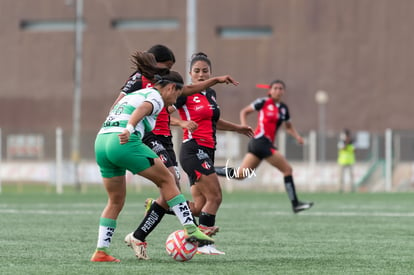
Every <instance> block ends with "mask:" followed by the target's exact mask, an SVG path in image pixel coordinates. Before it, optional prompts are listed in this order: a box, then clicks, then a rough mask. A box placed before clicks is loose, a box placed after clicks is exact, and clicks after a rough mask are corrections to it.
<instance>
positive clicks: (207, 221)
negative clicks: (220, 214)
mask: <svg viewBox="0 0 414 275" xmlns="http://www.w3.org/2000/svg"><path fill="white" fill-rule="evenodd" d="M199 221H200V225H204V226H208V227H210V226H214V224H215V223H216V215H212V214H208V213H206V212H201V213H200V218H199Z"/></svg>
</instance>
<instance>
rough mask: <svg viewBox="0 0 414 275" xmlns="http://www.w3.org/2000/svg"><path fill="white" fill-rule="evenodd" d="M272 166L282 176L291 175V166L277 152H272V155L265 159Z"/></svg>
mask: <svg viewBox="0 0 414 275" xmlns="http://www.w3.org/2000/svg"><path fill="white" fill-rule="evenodd" d="M265 160H266V161H267V162H268V163H270V164H271V165H272V166H274V167H276V168H277V169H279V170H280V171H281V172H282V173H283V174H284V175H287V174H290V173H291V170H292V168H291V166H290V164H289V163H288V161H287V160H286V158H285V157H284V156H283V155H282V154H281V153H280V152H278V151H274V152H273V154H272V155H271V156H270V157H268V158H266V159H265Z"/></svg>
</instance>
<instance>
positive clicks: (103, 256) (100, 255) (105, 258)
mask: <svg viewBox="0 0 414 275" xmlns="http://www.w3.org/2000/svg"><path fill="white" fill-rule="evenodd" d="M120 261H121V260H119V259H117V258H115V257H112V256H111V255H109V254H108V253H106V251H104V250H98V249H97V250H95V253H93V255H92V258H91V262H115V263H119V262H120Z"/></svg>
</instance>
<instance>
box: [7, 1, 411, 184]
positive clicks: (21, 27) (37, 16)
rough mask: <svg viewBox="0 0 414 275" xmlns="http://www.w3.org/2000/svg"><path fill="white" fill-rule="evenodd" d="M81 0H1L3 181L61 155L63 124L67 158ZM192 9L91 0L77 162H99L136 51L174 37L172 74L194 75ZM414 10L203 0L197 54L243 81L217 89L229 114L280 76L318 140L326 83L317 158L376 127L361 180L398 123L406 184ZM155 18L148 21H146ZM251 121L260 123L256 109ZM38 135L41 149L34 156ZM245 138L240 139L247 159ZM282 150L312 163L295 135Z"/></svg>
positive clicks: (304, 128)
mask: <svg viewBox="0 0 414 275" xmlns="http://www.w3.org/2000/svg"><path fill="white" fill-rule="evenodd" d="M75 2H76V1H71V0H58V1H57V0H19V1H13V0H2V1H0V10H1V16H0V34H1V39H0V48H1V49H2V50H1V52H0V60H1V64H2V66H1V67H0V97H1V100H0V128H1V130H2V131H1V133H2V139H1V145H2V146H1V148H3V150H2V152H1V153H2V154H1V155H2V158H3V161H2V166H3V168H4V169H2V173H1V175H2V178H3V179H4V178H6V180H7V177H10V174H12V173H21V169H20V168H18V167H22V163H27V162H30V163H31V167H32V169H31V170H30V171H33V169H34V170H36V166H34V165H32V164H33V163H35V161H36V163H40V162H44V163H45V162H46V163H48V162H50V161H53V159H54V158H55V155H56V154H55V151H56V142H55V131H56V128H58V127H61V128H62V130H63V157H64V159H65V160H66V161H67V162H68V164H67V165H68V167H69V166H70V161H71V135H72V131H73V103H74V60H75V51H74V45H75V32H74V31H73V28H72V29H70V28H69V29H65V26H66V27H67V25H68V23H69V24H72V22H74V18H75V5H74V4H75ZM186 5H187V1H185V0H175V1H170V0H152V1H144V0H118V1H115V0H85V1H84V15H83V29H84V31H83V54H82V60H83V61H82V65H83V67H82V82H81V90H82V96H81V124H80V129H81V142H80V161H83V162H88V161H92V162H93V141H94V138H95V134H96V132H97V130H98V128H99V126H100V124H101V123H102V120H103V118H104V117H105V115H106V113H107V112H108V109H109V107H110V106H111V104H112V102H113V100H114V99H115V98H116V96H117V94H118V92H119V88H120V86H121V85H122V84H123V81H124V80H125V79H126V77H127V76H128V75H129V73H130V72H131V63H130V61H129V58H130V55H131V54H132V53H133V52H134V51H136V50H146V49H148V48H149V47H150V46H151V45H153V44H157V43H160V44H165V45H168V46H169V47H170V48H171V49H172V50H173V51H174V53H175V55H176V59H177V63H176V65H175V67H174V68H175V70H177V71H179V72H181V73H182V74H183V75H184V74H186V72H185V70H186V65H187V62H188V61H189V56H186V20H187V17H186ZM413 11H414V2H413V1H410V0H395V1H390V0H347V1H342V0H260V1H256V0H225V1H223V0H208V1H207V0H199V1H197V32H196V34H197V36H196V51H203V52H205V53H207V54H208V56H209V57H210V58H211V60H212V62H213V74H214V75H221V74H231V75H232V76H233V77H234V78H235V79H237V80H239V81H240V85H239V86H237V87H230V86H224V85H221V86H217V87H216V88H215V89H216V90H217V91H218V100H219V103H220V106H221V110H222V118H225V119H228V120H231V121H238V120H239V116H238V111H239V110H240V108H242V107H243V106H245V105H246V104H248V103H249V102H251V101H252V100H253V99H255V98H256V97H259V96H263V95H265V90H259V89H256V88H255V84H257V83H269V82H270V81H272V80H274V79H283V80H284V81H285V82H286V84H287V87H288V90H287V92H286V94H285V101H286V102H287V104H288V105H289V107H290V111H291V114H292V120H293V122H294V125H295V126H296V128H297V129H298V130H299V131H300V133H302V134H303V135H304V136H306V137H308V136H310V133H312V132H313V131H317V132H318V138H319V136H320V135H321V132H320V129H321V125H320V123H321V121H320V120H319V117H318V114H319V113H320V111H321V110H320V108H321V106H320V105H318V104H317V102H316V101H315V94H316V92H317V91H320V90H323V91H326V92H327V94H328V98H329V100H328V102H327V104H326V106H324V112H325V114H326V117H325V120H324V121H325V122H324V132H323V133H322V134H323V136H324V137H325V138H326V152H325V155H324V156H321V155H320V150H317V152H318V157H317V158H318V160H321V159H323V160H326V161H327V162H328V165H330V166H329V167H333V166H334V164H335V163H334V161H335V158H336V150H337V149H336V142H337V137H338V134H339V131H340V130H342V129H343V128H344V127H347V128H350V129H351V130H352V131H353V132H354V133H358V132H361V133H364V134H366V133H368V134H369V141H370V142H369V145H368V147H365V148H362V149H361V150H360V151H359V152H358V159H359V161H360V162H362V163H363V164H365V166H361V172H360V173H361V177H362V176H363V175H366V174H367V171H368V170H369V168H370V167H373V166H372V165H370V163H371V162H372V158H373V155H375V156H376V157H377V159H376V160H375V161H377V160H378V159H381V158H383V157H384V155H385V149H384V147H385V146H384V144H385V137H384V133H385V131H386V129H392V130H393V137H394V139H393V147H392V148H393V157H394V163H393V169H394V172H395V174H394V175H396V176H395V178H394V179H393V184H396V185H399V184H400V183H403V184H404V186H405V187H404V190H405V189H407V188H410V187H411V185H412V182H413V181H414V176H413V175H414V172H413V171H414V168H413V164H412V159H413V155H414V143H413V137H414V132H413V131H412V130H413V123H412V120H411V118H412V117H413V115H414V108H412V100H411V99H412V95H411V93H412V92H411V86H412V83H411V78H412V76H411V72H412V71H414V70H413V69H414V68H413V66H414V65H413V62H412V60H413V57H414V52H413V51H412V49H413V48H414V37H413V36H412V31H411V27H410V26H412V25H413V23H414V22H413V21H414V18H413V17H412V12H413ZM125 22H126V23H128V22H129V23H132V25H133V26H132V28H131V25H129V27H128V25H122V23H125ZM134 24H135V25H134ZM148 24H149V25H150V26H152V27H151V28H147V27H144V28H143V26H148ZM36 26H41V28H40V29H39V28H36ZM62 26H63V27H62ZM154 26H155V27H154ZM42 28H45V29H42ZM62 28H63V29H62ZM250 123H251V124H252V125H255V118H254V117H253V116H252V118H251V120H250ZM37 138H39V139H37ZM230 138H233V137H230ZM18 140H20V144H19V142H17V141H18ZM32 142H33V144H35V146H32V147H35V148H34V149H35V151H34V153H33V152H27V150H29V151H30V149H33V148H31V147H30V146H27V145H30V143H32ZM228 142H229V143H231V141H228ZM16 143H17V145H16ZM245 143H246V140H243V139H241V140H240V142H239V143H237V144H238V148H236V150H239V153H240V155H242V154H243V153H244V150H245ZM13 144H14V145H15V146H16V148H17V149H16V148H14V149H16V150H17V153H16V152H15V151H13V150H11V149H10V148H11V147H12V145H13ZM25 146H26V148H25ZM27 147H29V148H27ZM12 149H13V148H12ZM19 149H22V150H23V151H19ZM36 149H40V151H38V150H36ZM72 153H73V152H72ZM286 155H287V156H288V158H289V159H290V160H292V161H294V162H295V163H294V167H299V168H300V165H302V166H306V165H308V163H307V156H306V155H307V153H306V152H305V149H301V148H299V147H298V146H297V145H296V144H294V143H293V141H292V140H290V139H289V138H287V140H286ZM11 164H13V165H15V166H10V165H11ZM33 167H35V168H33ZM320 167H321V169H322V168H323V166H320ZM401 167H402V168H401ZM332 169H333V168H332ZM68 170H70V169H68ZM400 170H401V172H398V171H400ZM13 171H14V172H13ZM16 171H17V172H16ZM398 173H400V174H399V175H398ZM334 181H335V179H334V178H332V182H334Z"/></svg>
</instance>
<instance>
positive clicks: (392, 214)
mask: <svg viewBox="0 0 414 275" xmlns="http://www.w3.org/2000/svg"><path fill="white" fill-rule="evenodd" d="M258 215H270V216H271V215H273V216H290V215H295V214H293V212H290V211H285V212H281V211H266V212H261V213H258ZM296 215H299V216H300V215H305V216H329V217H414V213H399V212H349V211H348V212H345V211H341V212H334V211H332V212H315V211H312V210H307V211H304V212H301V213H298V214H296Z"/></svg>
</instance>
